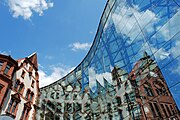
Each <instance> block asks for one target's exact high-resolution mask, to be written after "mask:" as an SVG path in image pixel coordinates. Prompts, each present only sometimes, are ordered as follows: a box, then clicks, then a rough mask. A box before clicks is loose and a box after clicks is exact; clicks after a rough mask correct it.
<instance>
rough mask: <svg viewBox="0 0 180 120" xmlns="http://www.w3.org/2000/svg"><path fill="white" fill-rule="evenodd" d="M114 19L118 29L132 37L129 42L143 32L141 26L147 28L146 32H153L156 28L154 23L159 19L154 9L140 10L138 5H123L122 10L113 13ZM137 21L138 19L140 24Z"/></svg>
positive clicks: (119, 31)
mask: <svg viewBox="0 0 180 120" xmlns="http://www.w3.org/2000/svg"><path fill="white" fill-rule="evenodd" d="M112 19H113V22H114V24H115V26H116V31H117V32H118V33H122V34H125V35H126V36H128V37H130V41H128V42H129V43H131V42H132V41H133V40H134V39H135V38H136V36H137V35H138V34H139V33H140V32H141V29H140V28H139V26H140V27H141V28H145V29H143V30H144V32H152V31H153V30H154V28H153V25H154V23H155V22H157V21H158V20H159V18H158V17H156V14H155V13H153V12H152V11H150V10H146V11H142V12H139V11H138V7H136V6H134V8H132V7H123V8H122V9H120V12H119V11H118V12H115V13H114V14H113V15H112ZM136 21H138V23H139V26H138V24H137V22H136ZM130 31H132V32H130Z"/></svg>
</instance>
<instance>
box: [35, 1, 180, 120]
mask: <svg viewBox="0 0 180 120" xmlns="http://www.w3.org/2000/svg"><path fill="white" fill-rule="evenodd" d="M179 21H180V1H179V0H109V1H108V2H107V4H106V7H105V9H104V12H103V15H102V17H101V20H100V24H99V27H98V31H97V33H96V36H95V39H94V42H93V45H92V47H91V48H90V50H89V52H88V54H87V55H86V57H85V58H84V60H83V61H82V62H81V63H80V64H79V65H78V66H77V67H76V68H75V69H74V70H73V71H72V72H70V73H69V74H68V75H66V76H65V77H63V78H61V79H60V80H58V81H56V82H54V83H52V84H50V85H48V86H45V87H43V88H41V89H40V91H41V96H40V101H39V107H40V108H41V109H39V110H38V111H37V119H49V120H51V119H55V120H61V119H62V120H63V119H65V120H66V119H67V120H69V119H73V120H79V119H82V120H84V119H85V120H86V119H87V120H91V119H95V120H96V119H103V120H104V119H107V120H111V119H113V120H116V119H118V120H119V119H120V120H123V119H145V118H147V119H148V118H149V119H151V118H157V119H158V118H163V119H170V118H174V119H178V118H179V116H178V107H180V100H179V99H180V52H179V51H180V24H179ZM167 99H171V100H170V101H171V103H168V101H167ZM150 101H151V102H150ZM176 103H177V104H176ZM169 109H172V110H173V111H174V112H173V113H171V112H170V113H169ZM167 113H168V114H167ZM164 117H165V118H164ZM179 119H180V118H179Z"/></svg>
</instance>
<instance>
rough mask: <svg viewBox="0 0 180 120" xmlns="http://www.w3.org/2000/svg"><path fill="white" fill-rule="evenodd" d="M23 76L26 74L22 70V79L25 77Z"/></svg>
mask: <svg viewBox="0 0 180 120" xmlns="http://www.w3.org/2000/svg"><path fill="white" fill-rule="evenodd" d="M25 74H26V72H25V71H24V70H23V71H22V74H21V77H22V78H24V77H25Z"/></svg>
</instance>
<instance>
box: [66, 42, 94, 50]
mask: <svg viewBox="0 0 180 120" xmlns="http://www.w3.org/2000/svg"><path fill="white" fill-rule="evenodd" d="M69 47H71V48H72V50H73V51H77V50H88V49H89V48H90V47H91V44H90V43H80V42H75V43H73V44H70V45H69Z"/></svg>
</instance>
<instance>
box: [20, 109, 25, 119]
mask: <svg viewBox="0 0 180 120" xmlns="http://www.w3.org/2000/svg"><path fill="white" fill-rule="evenodd" d="M25 111H26V109H25V108H24V109H23V112H22V114H21V120H23V119H24V114H25Z"/></svg>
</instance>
